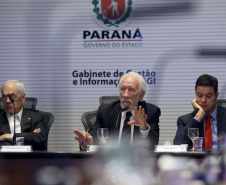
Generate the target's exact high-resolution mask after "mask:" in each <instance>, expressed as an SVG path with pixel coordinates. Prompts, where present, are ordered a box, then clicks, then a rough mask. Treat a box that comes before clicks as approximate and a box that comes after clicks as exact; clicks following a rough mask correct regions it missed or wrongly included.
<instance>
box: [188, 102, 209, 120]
mask: <svg viewBox="0 0 226 185" xmlns="http://www.w3.org/2000/svg"><path fill="white" fill-rule="evenodd" d="M196 101H197V98H195V99H194V100H192V102H191V104H192V106H193V108H194V110H196V109H199V111H198V112H197V113H196V115H195V117H196V118H197V119H198V120H199V121H202V119H203V117H204V115H205V114H206V112H205V111H204V110H203V108H202V107H201V106H200V105H199V104H198V103H197V102H196Z"/></svg>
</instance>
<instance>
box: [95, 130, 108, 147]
mask: <svg viewBox="0 0 226 185" xmlns="http://www.w3.org/2000/svg"><path fill="white" fill-rule="evenodd" d="M97 137H98V139H99V143H100V144H105V143H106V141H107V138H108V129H107V128H98V129H97Z"/></svg>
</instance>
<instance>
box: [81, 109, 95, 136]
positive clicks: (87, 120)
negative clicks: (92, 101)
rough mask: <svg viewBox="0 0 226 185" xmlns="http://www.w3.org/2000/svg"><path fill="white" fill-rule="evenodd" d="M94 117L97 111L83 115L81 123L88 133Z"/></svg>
mask: <svg viewBox="0 0 226 185" xmlns="http://www.w3.org/2000/svg"><path fill="white" fill-rule="evenodd" d="M96 116H97V110H94V111H89V112H85V113H83V115H82V117H81V121H82V124H83V126H84V128H85V131H87V132H89V130H90V129H91V128H92V127H93V123H94V122H95V121H96Z"/></svg>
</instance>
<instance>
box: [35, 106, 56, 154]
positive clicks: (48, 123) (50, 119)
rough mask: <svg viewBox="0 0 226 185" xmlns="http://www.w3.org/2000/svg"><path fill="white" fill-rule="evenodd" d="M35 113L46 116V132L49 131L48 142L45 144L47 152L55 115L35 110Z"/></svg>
mask: <svg viewBox="0 0 226 185" xmlns="http://www.w3.org/2000/svg"><path fill="white" fill-rule="evenodd" d="M34 112H38V113H40V114H43V115H44V124H45V126H46V131H47V140H46V141H47V142H46V143H45V146H44V147H45V150H47V148H48V136H49V131H50V128H51V126H52V124H53V122H54V115H53V114H52V113H50V112H44V111H40V110H35V111H34Z"/></svg>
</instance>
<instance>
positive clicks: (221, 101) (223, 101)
mask: <svg viewBox="0 0 226 185" xmlns="http://www.w3.org/2000/svg"><path fill="white" fill-rule="evenodd" d="M217 105H219V106H222V107H226V99H217Z"/></svg>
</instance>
